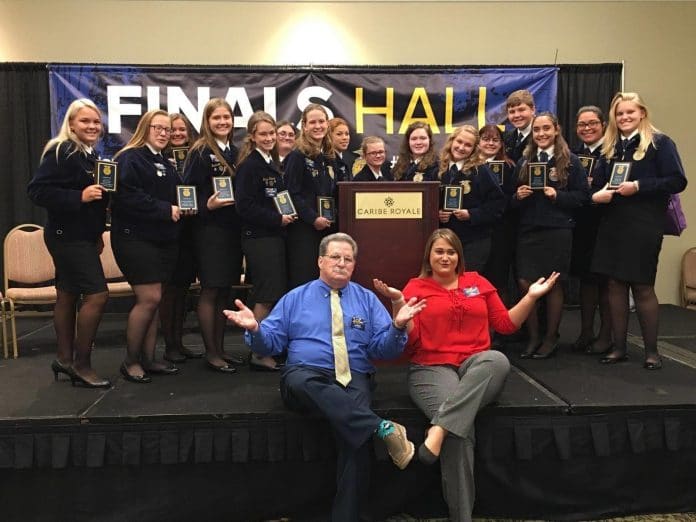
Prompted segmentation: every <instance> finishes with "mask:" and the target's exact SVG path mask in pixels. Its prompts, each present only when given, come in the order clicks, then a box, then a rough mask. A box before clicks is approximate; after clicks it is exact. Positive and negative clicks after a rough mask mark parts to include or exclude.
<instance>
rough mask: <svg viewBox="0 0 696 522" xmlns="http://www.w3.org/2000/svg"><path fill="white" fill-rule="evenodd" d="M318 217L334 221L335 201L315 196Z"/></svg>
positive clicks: (327, 197)
mask: <svg viewBox="0 0 696 522" xmlns="http://www.w3.org/2000/svg"><path fill="white" fill-rule="evenodd" d="M317 210H318V211H319V215H320V216H321V217H323V218H326V219H328V220H329V221H336V201H335V200H334V198H332V197H331V196H317Z"/></svg>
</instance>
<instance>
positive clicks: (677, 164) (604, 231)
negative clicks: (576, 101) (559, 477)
mask: <svg viewBox="0 0 696 522" xmlns="http://www.w3.org/2000/svg"><path fill="white" fill-rule="evenodd" d="M616 162H627V163H629V164H630V167H629V174H628V179H627V180H626V181H623V182H621V183H619V184H618V187H617V188H616V189H615V190H612V189H610V188H609V186H608V184H609V181H610V180H611V178H612V171H613V168H614V165H615V164H616ZM592 186H593V188H594V189H595V190H597V191H596V192H595V193H594V194H593V195H592V201H593V202H594V203H597V204H601V205H602V207H603V208H602V210H603V212H602V218H601V221H600V224H599V230H598V232H597V241H596V243H595V251H594V256H593V258H592V265H591V269H592V271H593V272H595V273H598V274H601V275H603V276H606V277H607V278H608V299H609V313H610V314H611V330H612V337H613V340H614V347H613V349H612V350H611V351H610V352H609V353H608V354H607V355H606V356H604V357H603V358H602V359H600V362H602V363H604V364H612V363H617V362H620V361H625V360H626V359H627V358H628V355H627V351H626V332H627V329H628V288H629V286H630V287H631V290H632V291H633V298H634V299H635V301H636V311H637V312H638V318H639V320H640V321H639V322H640V327H641V332H642V334H643V343H644V345H645V361H644V367H645V368H646V369H648V370H658V369H660V368H662V360H661V358H660V355H659V353H658V351H657V319H658V304H659V303H658V302H657V296H656V295H655V275H656V273H657V260H658V258H659V255H660V249H661V248H662V235H663V233H664V226H665V211H666V209H667V202H668V200H669V196H670V194H677V193H679V192H681V191H682V190H684V189H685V188H686V175H685V174H684V167H683V166H682V162H681V159H680V157H679V153H678V152H677V147H676V145H675V144H674V142H673V141H672V140H671V139H670V138H669V137H668V136H667V135H665V134H662V133H661V132H660V131H659V130H658V129H657V128H655V127H654V126H653V124H652V123H651V122H650V117H649V115H648V108H647V107H646V105H645V103H643V101H642V100H641V98H640V96H639V95H638V94H636V93H631V92H625V93H623V92H620V93H618V94H617V95H616V96H614V99H613V100H612V102H611V108H610V109H609V125H608V126H607V132H606V134H605V136H604V144H603V145H602V156H601V158H600V161H599V164H598V165H597V169H596V170H595V175H594V178H593V180H592ZM600 187H601V188H600Z"/></svg>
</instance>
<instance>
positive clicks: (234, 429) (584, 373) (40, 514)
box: [0, 305, 696, 521]
mask: <svg viewBox="0 0 696 522" xmlns="http://www.w3.org/2000/svg"><path fill="white" fill-rule="evenodd" d="M660 313H661V315H660V320H661V326H660V349H661V353H662V354H663V358H664V361H665V364H664V369H663V370H661V371H656V372H649V371H646V370H644V369H643V367H642V361H643V356H642V350H641V342H640V331H639V327H638V323H637V320H636V318H635V317H634V315H635V314H632V317H631V322H630V326H629V330H630V336H629V340H630V342H631V346H630V360H629V361H628V362H625V363H621V364H617V365H609V366H605V365H600V364H599V363H598V362H597V357H596V356H595V357H592V356H587V355H583V354H580V353H576V352H572V351H571V350H570V343H572V341H573V340H574V339H575V337H576V335H577V332H578V325H579V313H578V312H577V311H574V310H569V311H567V312H566V313H565V315H564V319H563V325H562V335H561V341H562V343H563V344H562V345H561V349H560V351H559V353H558V354H557V356H556V357H554V358H551V359H548V360H542V361H537V360H522V359H519V358H518V357H517V352H518V351H519V350H520V349H521V345H520V346H516V345H510V346H508V347H506V353H507V355H508V356H509V358H510V360H511V362H512V363H513V370H512V372H511V374H510V376H509V378H508V381H507V383H506V386H505V389H504V391H503V393H502V395H501V397H500V399H499V401H498V403H497V404H495V405H492V406H490V407H488V408H487V409H486V410H484V411H483V412H482V414H481V415H480V416H479V419H478V421H477V430H476V435H477V461H476V475H477V504H476V511H475V514H476V515H478V516H486V517H501V518H518V519H524V518H529V519H553V520H587V519H591V518H599V517H610V516H619V515H627V514H637V513H676V512H687V511H696V487H694V484H696V312H692V311H688V310H685V309H682V308H678V307H675V306H670V305H663V306H661V308H660ZM189 320H190V323H191V324H190V325H188V324H187V326H194V324H195V323H194V320H195V318H194V317H193V314H190V317H189ZM18 328H19V330H20V331H19V335H20V337H21V338H20V340H19V343H20V353H21V355H20V358H19V359H17V360H0V500H1V503H0V517H1V518H2V520H8V521H14V520H33V521H44V520H45V521H53V520H55V521H64V520H71V521H94V520H99V521H117V520H119V521H120V520H123V521H133V520H139V521H150V520H152V521H158V520H168V521H179V520H180V521H189V520H196V521H208V520H210V521H254V520H268V519H278V518H281V517H287V518H289V519H291V520H293V521H314V520H325V519H326V513H327V512H328V509H329V506H330V502H331V497H332V495H333V484H334V467H333V461H334V454H333V442H332V438H331V434H330V431H329V430H328V427H327V425H326V424H325V423H324V422H322V421H320V420H317V419H308V418H305V417H302V416H299V415H296V414H294V413H292V412H289V411H287V410H286V409H285V408H284V407H283V404H282V402H281V399H280V396H279V392H278V375H276V374H272V373H260V372H250V371H249V369H248V368H247V367H240V368H239V370H238V372H237V373H236V374H234V375H224V374H218V373H215V372H212V371H210V370H208V369H207V368H206V367H205V366H204V364H203V363H202V362H201V361H196V360H192V361H188V362H187V363H185V364H182V365H181V368H182V371H181V372H180V374H179V375H176V376H155V377H153V383H151V384H149V385H137V384H132V383H129V382H126V381H124V380H123V378H122V377H121V376H120V375H119V373H118V368H119V365H120V363H121V360H122V358H123V354H124V344H125V338H124V329H125V314H108V315H107V316H105V319H104V321H103V323H102V327H101V328H100V331H99V336H98V339H97V343H96V350H95V352H94V356H93V362H94V366H95V368H96V369H97V371H98V372H99V373H100V375H103V376H108V377H109V378H111V379H112V381H113V383H114V386H113V388H111V389H108V390H88V389H82V388H75V387H72V386H70V383H69V382H67V381H65V380H61V381H58V382H55V381H54V380H53V375H52V373H51V371H50V368H49V366H50V362H51V360H52V359H53V357H54V349H55V348H54V342H55V341H54V334H53V329H52V323H51V318H50V317H44V318H20V319H19V321H18ZM185 342H186V344H187V345H189V346H193V345H198V346H200V343H201V341H200V335H199V334H198V333H196V332H195V331H189V332H188V333H187V334H186V336H185ZM226 346H227V347H228V351H230V352H238V353H240V354H245V353H246V350H245V348H244V346H243V344H242V336H241V332H240V331H239V330H234V329H230V330H229V331H228V334H227V338H226ZM376 383H377V389H376V391H375V400H374V409H375V410H376V411H377V412H378V413H379V414H380V415H382V416H383V417H385V418H392V419H395V420H397V421H398V422H401V423H403V424H404V425H406V427H407V429H408V432H409V435H410V437H411V438H412V440H414V442H416V443H419V442H421V441H422V439H423V435H424V432H425V429H426V428H427V422H426V420H425V418H424V417H423V416H422V415H421V414H420V412H419V411H418V410H416V409H415V407H414V406H413V405H412V403H411V402H410V400H409V398H408V393H407V389H406V380H405V367H403V366H398V367H395V366H384V367H380V369H379V371H378V375H377V378H376ZM373 448H374V466H373V473H372V483H371V500H372V502H371V504H372V508H373V515H374V518H375V520H383V519H385V518H387V517H389V516H390V515H393V514H396V513H408V514H410V515H412V516H416V517H443V516H446V508H445V505H444V503H443V501H442V498H441V493H440V482H439V470H438V467H437V466H435V467H433V468H426V467H425V466H423V465H421V464H419V463H417V462H414V463H412V464H411V465H409V467H408V468H407V469H406V470H405V471H399V470H398V469H396V468H395V467H394V466H393V465H392V464H391V462H390V461H389V459H388V457H387V455H386V452H385V450H384V447H383V446H382V445H381V444H380V443H378V442H375V443H374V444H373Z"/></svg>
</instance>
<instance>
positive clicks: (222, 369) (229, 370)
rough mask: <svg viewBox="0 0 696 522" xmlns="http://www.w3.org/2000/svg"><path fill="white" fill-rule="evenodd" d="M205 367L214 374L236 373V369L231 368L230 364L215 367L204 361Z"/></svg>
mask: <svg viewBox="0 0 696 522" xmlns="http://www.w3.org/2000/svg"><path fill="white" fill-rule="evenodd" d="M205 364H206V366H207V367H208V368H209V369H210V370H213V371H215V372H221V373H235V372H236V371H237V368H235V367H234V366H232V365H231V364H229V363H228V364H226V365H225V366H216V365H214V364H213V363H211V362H210V361H209V360H208V359H206V360H205Z"/></svg>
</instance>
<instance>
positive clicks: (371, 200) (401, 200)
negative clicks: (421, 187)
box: [355, 192, 423, 219]
mask: <svg viewBox="0 0 696 522" xmlns="http://www.w3.org/2000/svg"><path fill="white" fill-rule="evenodd" d="M355 219H423V194H422V193H421V192H356V194H355Z"/></svg>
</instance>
